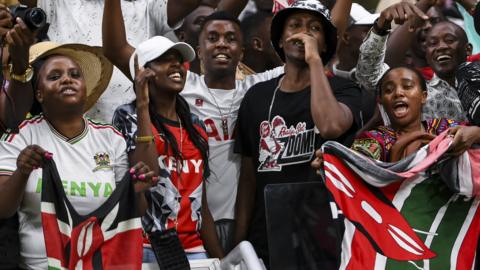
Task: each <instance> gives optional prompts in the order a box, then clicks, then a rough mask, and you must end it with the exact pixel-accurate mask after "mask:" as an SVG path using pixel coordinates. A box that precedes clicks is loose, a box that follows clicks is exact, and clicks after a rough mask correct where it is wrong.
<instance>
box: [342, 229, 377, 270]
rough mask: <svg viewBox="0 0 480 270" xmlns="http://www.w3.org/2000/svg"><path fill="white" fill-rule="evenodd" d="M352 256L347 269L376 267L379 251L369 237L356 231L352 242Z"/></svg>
mask: <svg viewBox="0 0 480 270" xmlns="http://www.w3.org/2000/svg"><path fill="white" fill-rule="evenodd" d="M351 248H352V250H351V253H352V256H351V258H350V261H349V263H348V265H347V268H346V270H359V269H374V268H375V258H376V255H377V252H376V251H375V249H374V248H373V247H372V245H371V244H370V242H369V241H368V239H367V237H365V235H364V234H363V233H361V232H359V231H355V234H354V235H353V239H352V244H351Z"/></svg>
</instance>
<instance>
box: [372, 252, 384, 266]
mask: <svg viewBox="0 0 480 270" xmlns="http://www.w3.org/2000/svg"><path fill="white" fill-rule="evenodd" d="M386 264H387V257H385V256H383V255H382V254H380V253H376V256H375V268H374V269H375V270H385V265H386Z"/></svg>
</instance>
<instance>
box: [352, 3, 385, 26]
mask: <svg viewBox="0 0 480 270" xmlns="http://www.w3.org/2000/svg"><path fill="white" fill-rule="evenodd" d="M378 17H380V14H379V13H375V14H372V13H370V12H368V11H367V10H366V9H365V8H364V7H363V6H361V5H359V4H357V3H352V9H351V10H350V20H351V23H350V26H352V25H373V24H374V23H375V20H376V19H377V18H378Z"/></svg>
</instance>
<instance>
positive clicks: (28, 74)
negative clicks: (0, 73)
mask: <svg viewBox="0 0 480 270" xmlns="http://www.w3.org/2000/svg"><path fill="white" fill-rule="evenodd" d="M9 66H10V78H11V79H12V80H15V81H18V82H21V83H27V82H29V81H31V80H32V78H33V68H32V66H31V65H30V64H29V65H28V67H27V69H26V70H25V73H23V74H21V75H17V74H14V73H13V65H12V64H10V65H9Z"/></svg>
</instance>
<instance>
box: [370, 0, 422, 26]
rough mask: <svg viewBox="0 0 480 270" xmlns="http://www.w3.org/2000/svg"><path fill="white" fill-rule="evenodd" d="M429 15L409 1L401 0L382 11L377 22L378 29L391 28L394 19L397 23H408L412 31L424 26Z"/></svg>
mask: <svg viewBox="0 0 480 270" xmlns="http://www.w3.org/2000/svg"><path fill="white" fill-rule="evenodd" d="M426 20H428V16H427V15H426V14H425V13H423V11H421V10H420V9H419V8H418V7H416V6H415V5H414V4H411V3H409V2H400V3H397V4H394V5H391V6H389V7H388V8H386V9H384V10H383V11H382V12H381V13H380V17H379V18H378V20H377V22H376V27H377V29H381V30H388V29H390V28H391V24H392V21H395V23H396V24H399V25H403V24H404V23H408V25H409V27H408V30H409V31H410V32H413V31H415V29H417V28H419V27H422V25H423V24H424V23H425V21H426Z"/></svg>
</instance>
